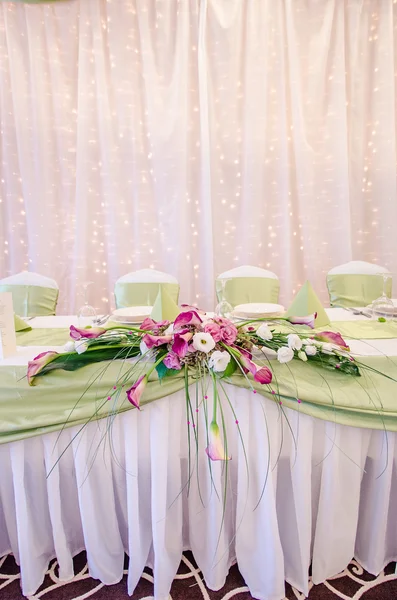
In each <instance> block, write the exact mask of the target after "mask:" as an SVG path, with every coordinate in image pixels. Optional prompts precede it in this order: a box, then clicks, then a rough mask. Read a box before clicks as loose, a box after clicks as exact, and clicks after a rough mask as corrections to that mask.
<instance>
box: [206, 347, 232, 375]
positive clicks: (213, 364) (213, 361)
mask: <svg viewBox="0 0 397 600" xmlns="http://www.w3.org/2000/svg"><path fill="white" fill-rule="evenodd" d="M229 362H230V354H229V352H226V351H224V352H221V351H220V350H215V352H213V353H212V354H211V356H210V359H209V361H208V364H209V367H210V369H212V370H213V371H215V373H222V371H224V370H225V369H226V367H227V365H228V364H229Z"/></svg>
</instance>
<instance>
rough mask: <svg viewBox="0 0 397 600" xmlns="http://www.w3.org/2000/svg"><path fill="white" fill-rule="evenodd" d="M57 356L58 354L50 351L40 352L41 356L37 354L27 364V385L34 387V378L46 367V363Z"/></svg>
mask: <svg viewBox="0 0 397 600" xmlns="http://www.w3.org/2000/svg"><path fill="white" fill-rule="evenodd" d="M57 356H59V354H58V352H54V351H52V350H50V351H48V352H42V353H41V354H38V355H37V356H35V357H34V359H33V360H30V361H29V362H28V372H27V377H28V383H29V385H34V384H33V380H34V378H35V376H36V375H38V374H39V373H40V371H42V370H43V368H44V367H45V366H46V365H48V363H50V362H51V361H53V360H54V358H56V357H57Z"/></svg>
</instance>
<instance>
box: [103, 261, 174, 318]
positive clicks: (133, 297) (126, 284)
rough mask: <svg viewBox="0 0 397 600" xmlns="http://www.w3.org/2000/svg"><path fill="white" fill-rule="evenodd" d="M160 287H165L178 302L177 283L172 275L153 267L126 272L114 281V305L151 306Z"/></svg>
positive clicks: (123, 306)
mask: <svg viewBox="0 0 397 600" xmlns="http://www.w3.org/2000/svg"><path fill="white" fill-rule="evenodd" d="M160 287H162V288H164V289H166V290H167V292H168V293H169V295H170V296H171V298H172V299H173V300H174V301H175V302H176V304H178V298H179V284H178V281H177V279H175V277H173V276H172V275H168V274H167V273H162V272H161V271H155V270H154V269H141V270H140V271H133V272H132V273H127V275H123V276H122V277H120V279H118V280H117V281H116V284H115V287H114V296H115V300H116V307H117V308H126V307H128V306H153V304H154V302H155V300H156V297H157V294H158V291H159V288H160Z"/></svg>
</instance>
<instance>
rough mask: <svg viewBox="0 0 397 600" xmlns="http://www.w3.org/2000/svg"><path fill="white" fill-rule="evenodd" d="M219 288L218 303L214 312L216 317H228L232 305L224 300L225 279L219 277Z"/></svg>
mask: <svg viewBox="0 0 397 600" xmlns="http://www.w3.org/2000/svg"><path fill="white" fill-rule="evenodd" d="M220 281H221V286H222V287H221V289H220V291H219V303H218V304H217V305H216V307H215V314H216V315H217V317H225V318H226V319H230V315H231V313H232V311H233V306H232V305H231V304H229V302H228V301H227V300H226V293H225V290H226V282H227V279H221V280H220Z"/></svg>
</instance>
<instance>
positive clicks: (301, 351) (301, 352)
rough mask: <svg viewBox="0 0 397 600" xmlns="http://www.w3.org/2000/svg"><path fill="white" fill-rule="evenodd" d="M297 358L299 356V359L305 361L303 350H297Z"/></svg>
mask: <svg viewBox="0 0 397 600" xmlns="http://www.w3.org/2000/svg"><path fill="white" fill-rule="evenodd" d="M298 358H300V359H301V360H303V362H306V361H307V356H306V354H305V353H304V352H303V350H299V352H298Z"/></svg>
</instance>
